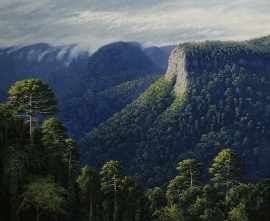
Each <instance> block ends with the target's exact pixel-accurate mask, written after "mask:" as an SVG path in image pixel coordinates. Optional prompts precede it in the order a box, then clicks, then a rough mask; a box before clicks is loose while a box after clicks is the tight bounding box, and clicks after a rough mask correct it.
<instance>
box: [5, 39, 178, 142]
mask: <svg viewBox="0 0 270 221" xmlns="http://www.w3.org/2000/svg"><path fill="white" fill-rule="evenodd" d="M172 48H173V47H161V48H159V47H152V48H143V47H142V46H141V45H140V44H139V43H133V42H116V43H112V44H109V45H105V46H103V47H102V48H100V49H99V50H97V51H96V52H95V53H93V54H92V55H91V54H90V53H89V52H88V51H87V50H85V51H83V50H79V49H78V48H77V46H76V45H66V46H51V45H49V44H44V43H39V44H33V45H28V46H21V47H18V46H17V47H9V48H0V76H1V88H0V99H4V98H5V97H6V96H7V91H8V88H9V87H10V85H11V84H13V83H14V82H15V81H18V80H22V79H27V78H39V79H42V80H44V81H45V82H47V83H49V84H50V86H51V87H52V88H53V89H54V91H55V93H56V95H57V97H58V101H59V104H60V109H61V111H60V113H59V117H60V118H61V120H63V121H64V123H65V125H66V126H67V127H68V129H69V132H70V133H71V135H73V136H74V137H77V138H78V137H80V136H81V135H83V134H84V133H86V132H88V131H90V130H91V129H92V128H93V127H95V126H97V125H98V124H99V123H100V122H102V121H104V120H105V119H107V118H108V117H110V116H112V114H113V113H115V112H117V111H119V110H120V109H121V108H123V107H124V106H125V105H126V104H128V103H130V102H131V101H133V99H135V98H136V97H137V96H138V95H139V94H140V93H141V92H143V91H144V90H145V89H146V88H147V87H148V86H149V84H150V83H152V82H153V81H154V79H155V76H156V75H159V74H163V73H164V72H165V70H166V67H167V61H168V56H169V53H170V49H172ZM153 51H155V52H153Z"/></svg>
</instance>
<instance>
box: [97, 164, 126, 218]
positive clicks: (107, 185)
mask: <svg viewBox="0 0 270 221" xmlns="http://www.w3.org/2000/svg"><path fill="white" fill-rule="evenodd" d="M100 175H101V189H102V191H103V192H104V194H105V195H109V196H110V195H111V194H113V221H117V220H118V215H119V202H118V193H119V189H120V185H121V181H122V178H123V177H122V168H121V165H120V162H119V161H115V160H111V161H109V162H107V163H105V164H104V166H103V167H102V169H101V172H100Z"/></svg>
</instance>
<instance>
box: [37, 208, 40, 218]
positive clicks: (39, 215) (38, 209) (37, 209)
mask: <svg viewBox="0 0 270 221" xmlns="http://www.w3.org/2000/svg"><path fill="white" fill-rule="evenodd" d="M39 216H40V214H39V207H36V221H39Z"/></svg>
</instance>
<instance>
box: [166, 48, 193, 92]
mask: <svg viewBox="0 0 270 221" xmlns="http://www.w3.org/2000/svg"><path fill="white" fill-rule="evenodd" d="M165 79H167V80H169V81H172V80H174V81H175V87H174V90H175V93H176V95H177V96H181V95H182V94H183V93H184V92H185V91H186V89H187V86H188V80H187V66H186V53H185V51H184V49H183V48H180V47H179V48H176V49H174V50H173V51H172V53H171V55H170V58H169V64H168V70H167V72H166V74H165Z"/></svg>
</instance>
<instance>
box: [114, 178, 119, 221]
mask: <svg viewBox="0 0 270 221" xmlns="http://www.w3.org/2000/svg"><path fill="white" fill-rule="evenodd" d="M113 186H114V211H113V221H117V215H118V214H117V213H118V204H117V192H116V191H117V186H116V177H115V175H114V177H113Z"/></svg>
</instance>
